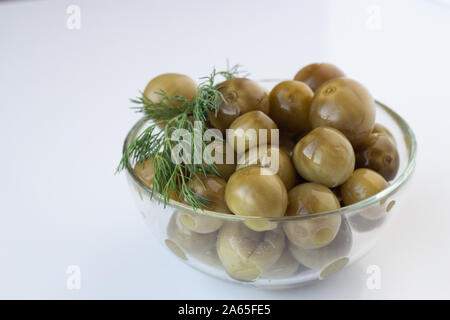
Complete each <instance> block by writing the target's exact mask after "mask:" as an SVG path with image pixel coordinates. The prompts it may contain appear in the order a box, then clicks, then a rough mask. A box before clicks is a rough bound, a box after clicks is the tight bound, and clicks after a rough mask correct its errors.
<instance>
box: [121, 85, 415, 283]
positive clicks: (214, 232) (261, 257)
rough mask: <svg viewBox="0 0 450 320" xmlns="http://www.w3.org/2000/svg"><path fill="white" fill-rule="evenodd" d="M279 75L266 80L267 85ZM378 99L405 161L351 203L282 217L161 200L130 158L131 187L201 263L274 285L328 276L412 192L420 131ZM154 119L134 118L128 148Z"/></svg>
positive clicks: (188, 256)
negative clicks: (385, 181) (379, 186)
mask: <svg viewBox="0 0 450 320" xmlns="http://www.w3.org/2000/svg"><path fill="white" fill-rule="evenodd" d="M276 83H277V82H275V81H273V80H266V81H264V80H262V81H260V84H261V85H262V86H264V87H266V88H267V89H271V87H273V86H274V85H275V84H276ZM376 105H377V116H376V122H377V123H380V124H382V125H384V126H385V127H387V128H388V129H389V130H390V131H391V132H392V134H393V136H394V138H395V140H396V142H397V148H398V152H399V155H400V168H399V171H398V173H397V176H396V178H395V179H394V180H392V181H390V185H389V187H388V188H386V189H385V190H383V191H382V192H380V193H378V194H376V195H374V196H372V197H370V198H368V199H366V200H364V201H361V202H358V203H356V204H353V205H351V206H347V207H343V208H340V209H338V210H333V211H329V212H324V213H320V214H311V215H307V216H298V217H280V218H254V217H242V216H235V215H229V214H222V213H217V212H212V211H207V210H204V211H198V212H195V211H193V210H192V208H191V207H189V206H187V205H185V204H183V203H180V202H177V201H175V200H171V201H170V202H169V204H168V205H167V206H166V208H163V205H162V203H160V202H159V197H158V195H154V197H153V199H150V195H151V189H150V188H149V187H148V186H146V185H145V184H144V183H143V182H142V181H141V180H140V179H139V178H138V177H137V176H136V175H135V173H134V171H133V169H132V167H131V166H129V167H127V168H126V175H127V179H128V182H129V185H130V188H131V190H132V195H133V197H134V199H135V201H136V204H137V206H138V208H139V211H140V212H141V213H142V216H143V217H144V219H145V221H146V223H147V224H148V226H149V227H150V229H151V231H152V233H153V234H154V235H155V237H156V239H157V240H158V241H159V242H160V243H161V244H162V245H163V246H164V247H166V248H167V249H169V250H170V251H171V252H173V253H174V254H175V256H176V257H177V258H179V259H181V260H182V261H184V262H185V263H186V264H187V265H189V266H191V267H193V268H194V269H196V270H198V271H201V272H203V273H205V274H208V275H210V276H213V277H216V278H219V279H223V280H226V281H231V282H234V283H240V284H243V285H248V286H252V287H258V288H270V289H282V288H290V287H296V286H300V285H304V284H306V283H309V282H312V281H316V280H322V279H325V278H326V277H328V276H330V275H332V274H334V273H335V272H337V271H339V270H341V269H342V268H344V267H347V266H349V265H351V264H352V263H354V262H355V261H357V260H358V259H359V258H361V257H362V256H363V255H364V254H366V253H367V252H368V251H369V250H370V249H371V248H372V247H373V246H374V245H375V243H376V242H377V240H378V239H379V238H380V236H381V235H382V233H383V231H385V230H386V228H387V227H388V226H389V225H390V223H391V222H392V219H393V217H394V216H395V215H398V214H399V213H400V211H401V206H402V202H403V197H407V193H406V192H405V188H406V187H405V185H406V182H407V181H408V179H409V178H410V176H411V174H412V172H413V171H414V165H415V158H416V148H417V145H416V139H415V137H414V133H413V132H412V130H411V129H410V127H409V126H408V124H407V123H406V122H405V121H404V120H403V119H402V118H401V117H400V116H399V115H398V114H397V113H395V112H394V111H392V110H391V109H390V108H388V107H387V106H385V105H383V104H382V103H380V102H376ZM148 124H149V121H148V120H146V119H144V118H143V119H141V120H139V121H138V122H137V123H136V124H135V125H134V126H133V128H132V129H131V130H130V132H129V133H128V135H127V137H126V140H125V143H124V150H125V148H127V146H128V145H129V144H130V143H131V142H132V141H134V139H135V138H136V136H137V135H138V134H139V133H140V132H141V131H142V130H143V129H145V128H146V127H147V126H148ZM324 226H325V227H327V228H328V229H327V230H332V231H333V232H334V234H333V235H332V236H334V238H333V240H332V241H331V242H330V243H329V244H327V245H325V246H323V247H320V248H316V247H317V243H320V241H322V240H324V239H325V240H324V241H327V240H326V238H327V237H329V236H330V235H329V234H321V233H320V232H319V231H320V230H321V228H322V227H324ZM188 227H190V228H188ZM322 229H323V228H322ZM191 230H197V231H200V232H202V233H200V232H195V231H191ZM255 230H258V231H255ZM261 230H263V231H261ZM286 234H287V235H288V236H286ZM288 237H289V239H290V240H289V239H288ZM299 245H301V246H302V247H300V246H299ZM219 256H220V258H219ZM221 261H224V263H222V262H221Z"/></svg>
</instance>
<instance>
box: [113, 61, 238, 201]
mask: <svg viewBox="0 0 450 320" xmlns="http://www.w3.org/2000/svg"><path fill="white" fill-rule="evenodd" d="M241 74H242V71H241V70H240V66H239V65H235V66H233V67H231V68H230V67H228V64H227V70H226V71H216V70H215V69H214V70H213V71H212V73H211V74H210V75H209V76H207V77H203V78H200V80H201V83H200V84H199V85H198V87H197V95H196V98H195V99H194V100H193V101H190V100H188V99H186V98H184V97H181V96H173V97H169V96H168V95H167V94H166V93H165V92H164V91H160V92H157V94H159V95H160V96H161V99H160V100H159V101H158V102H153V101H151V100H150V99H148V98H147V97H146V96H145V95H144V94H142V93H141V96H140V97H138V98H135V99H132V100H131V101H132V102H133V103H135V104H136V106H134V107H133V109H134V110H135V111H136V112H140V113H143V114H144V115H145V117H146V118H148V119H149V120H153V121H152V124H151V125H150V126H149V127H147V128H146V129H144V130H143V131H142V132H141V133H140V134H139V136H138V137H137V138H136V139H135V140H134V141H133V142H132V143H131V144H130V145H129V146H128V147H127V149H126V150H125V152H124V154H123V156H122V159H121V161H120V163H119V166H118V167H117V172H119V171H121V170H123V169H125V168H126V167H127V166H131V165H136V164H139V163H143V162H144V161H146V160H147V159H151V161H152V165H153V174H154V177H153V187H152V193H151V197H153V196H154V194H155V193H157V194H160V195H161V198H160V200H162V201H163V202H164V206H165V205H166V204H167V202H168V201H169V199H170V198H175V199H179V200H184V201H185V202H187V203H188V204H189V205H191V206H192V207H193V208H194V209H201V208H204V207H207V206H208V204H209V201H208V200H207V199H205V198H204V197H201V196H199V195H198V194H197V193H195V192H194V191H193V190H192V189H191V188H189V183H190V182H191V181H192V180H193V179H200V178H201V175H207V174H215V175H218V176H219V173H218V172H217V169H216V166H215V165H214V164H206V162H202V163H201V164H195V162H194V161H191V163H181V164H177V163H174V162H173V161H172V151H173V150H174V148H175V146H176V145H177V144H178V143H179V142H178V141H173V140H172V139H171V137H172V133H173V132H174V130H177V129H185V130H186V131H187V132H188V134H189V138H190V141H191V148H192V149H191V154H192V155H193V154H194V147H195V146H194V143H193V142H194V134H200V135H201V137H203V133H204V132H205V130H206V129H207V126H206V122H207V118H208V113H209V112H215V113H217V111H218V101H219V99H224V97H223V95H222V94H221V92H220V91H219V89H220V88H221V87H220V86H218V85H217V84H216V82H217V77H219V76H220V77H222V78H225V79H231V78H235V77H237V76H239V75H241ZM192 120H194V121H200V122H201V124H202V127H201V132H196V131H198V130H199V128H197V127H195V126H194V122H193V121H192ZM202 144H203V145H202V150H204V148H205V147H206V143H205V142H204V141H203V139H202ZM191 160H192V159H191ZM205 160H207V159H205ZM208 162H210V161H208Z"/></svg>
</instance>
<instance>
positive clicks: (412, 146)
mask: <svg viewBox="0 0 450 320" xmlns="http://www.w3.org/2000/svg"><path fill="white" fill-rule="evenodd" d="M375 104H377V105H378V106H379V107H381V108H382V109H384V110H385V111H386V112H387V113H388V114H389V116H390V117H391V118H393V120H394V121H395V122H396V123H397V125H398V126H399V127H400V129H401V131H402V133H403V135H404V137H406V138H408V142H409V148H407V151H409V155H408V163H407V165H406V168H405V169H404V170H403V172H402V173H401V174H400V175H399V176H398V177H396V178H395V179H394V180H393V181H391V182H390V184H389V186H388V187H387V188H386V189H384V190H383V191H381V192H379V193H377V194H375V195H373V196H371V197H369V198H367V199H364V200H363V201H360V202H357V203H355V204H352V205H349V206H345V207H341V208H339V209H335V210H330V211H326V212H320V213H312V214H307V215H300V216H283V217H262V216H238V215H234V214H228V213H220V212H215V211H210V210H205V209H198V210H195V209H194V208H192V207H191V206H189V205H187V204H185V203H182V202H179V201H176V200H173V199H169V201H168V202H167V203H166V205H168V206H172V207H175V208H178V209H182V210H185V211H190V212H191V213H195V214H201V215H206V216H210V217H215V218H219V219H224V220H228V221H246V220H264V221H271V222H285V221H301V220H307V219H313V218H318V217H324V216H328V215H333V214H339V215H345V214H350V213H352V212H355V211H359V210H362V209H364V208H367V207H370V206H371V205H373V204H375V203H377V202H378V201H380V200H381V199H384V198H387V197H389V196H391V195H393V194H394V193H395V192H396V191H397V190H398V189H399V188H400V187H401V186H402V185H404V184H405V183H406V182H407V181H408V179H409V178H410V176H411V174H412V173H413V171H414V167H415V162H416V155H417V141H416V138H415V135H414V132H413V131H412V129H411V128H410V126H409V125H408V123H407V122H406V121H405V120H404V119H403V118H402V117H401V116H400V115H399V114H397V113H396V112H395V111H393V110H392V109H391V108H389V107H388V106H386V105H385V104H383V103H381V102H379V101H377V100H375ZM149 120H150V119H148V118H147V117H142V118H141V119H139V120H138V121H137V122H136V123H135V124H134V126H133V127H132V128H131V129H130V131H129V132H128V134H127V136H126V138H125V141H124V144H123V149H122V155H123V154H125V150H126V148H127V146H128V145H129V144H130V142H131V140H132V139H133V138H134V137H135V136H136V134H137V133H138V131H139V130H140V129H141V127H142V126H143V124H144V123H146V122H148V121H149ZM126 171H127V174H129V175H130V176H131V177H132V179H133V181H134V182H135V183H137V184H138V185H139V187H141V188H142V189H144V190H145V191H146V192H148V193H149V194H152V188H150V187H148V186H147V185H146V184H145V183H143V182H142V181H141V179H139V178H138V177H137V176H136V174H135V172H134V170H133V168H132V167H131V164H130V163H129V162H128V164H127V166H126ZM149 200H150V201H156V202H158V203H159V204H161V205H163V198H162V196H161V194H159V193H156V192H155V193H153V195H152V198H150V199H149Z"/></svg>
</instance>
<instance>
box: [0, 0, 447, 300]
mask: <svg viewBox="0 0 450 320" xmlns="http://www.w3.org/2000/svg"><path fill="white" fill-rule="evenodd" d="M70 4H76V5H78V6H79V7H80V8H81V29H80V30H69V29H67V28H66V20H67V18H68V14H67V13H66V9H67V7H68V6H69V5H70ZM449 39H450V4H445V1H438V0H436V1H432V0H428V1H427V0H415V1H412V0H404V1H377V0H373V1H361V0H358V1H331V0H330V1H281V0H277V1H245V2H244V1H235V0H228V1H211V0H210V1H206V0H204V1H181V0H169V1H167V0H166V1H120V2H119V1H99V0H96V1H93V0H89V1H87V0H86V1H82V0H72V1H18V2H13V1H11V2H1V3H0V148H1V151H0V152H1V156H0V168H1V169H2V170H1V174H0V298H64V299H73V298H75V299H77V298H165V299H171V298H175V299H189V298H191V299H201V298H210V299H215V298H223V299H253V298H255V299H260V298H261V299H312V298H323V299H329V298H344V299H346V298H356V299H360V298H362V299H378V298H450V290H449V287H450V272H448V270H449V267H450V255H449V252H450V209H449V205H448V203H449V201H448V200H449V198H450V166H449V163H450V161H449V159H450V151H449V147H450V143H449V140H448V139H449V131H448V130H449V129H448V128H449V118H450V111H449V109H450V103H449V101H450V87H449V79H450V77H449V75H450V62H449V59H450V41H449ZM227 58H229V59H230V60H231V62H238V63H240V64H243V65H244V66H245V68H246V70H248V71H250V72H251V73H252V76H253V77H254V78H261V77H277V78H289V77H293V75H294V74H295V72H296V71H297V70H298V69H299V68H300V67H302V66H303V65H305V64H308V63H310V62H316V61H329V62H332V63H335V64H337V65H338V66H339V67H340V68H341V69H343V70H345V72H346V73H347V74H348V75H349V76H351V77H353V78H356V79H358V80H359V81H361V82H362V83H364V84H365V85H366V86H367V87H368V88H369V89H370V91H371V92H372V94H373V95H374V96H375V97H377V99H379V100H380V101H383V102H385V103H387V104H388V105H390V106H392V107H393V108H394V109H395V110H396V111H398V112H399V113H400V114H401V115H402V116H404V117H405V119H406V120H407V121H408V122H409V123H410V125H411V126H412V128H413V129H414V130H415V132H416V135H417V137H418V141H419V155H418V161H417V169H416V172H415V175H414V178H413V180H412V181H410V183H409V185H408V188H409V189H408V199H409V202H408V204H407V205H406V206H404V207H403V208H404V209H403V210H402V212H399V214H400V215H401V216H400V217H399V218H398V219H397V220H396V221H395V223H394V225H393V226H392V228H390V229H389V230H388V231H387V233H386V234H385V237H384V238H383V239H382V240H381V241H380V242H379V244H378V246H377V247H376V248H375V249H374V250H373V251H371V252H370V253H369V254H368V255H367V256H365V257H364V258H363V259H361V260H360V261H359V262H358V263H356V264H354V265H352V266H351V267H349V268H347V269H345V270H344V271H343V272H341V273H339V274H337V275H335V276H334V277H332V278H330V279H328V280H327V281H323V282H320V283H318V284H317V285H313V286H308V287H305V288H300V289H293V290H287V291H277V292H275V291H262V290H256V289H251V288H245V287H240V286H235V285H231V284H228V283H224V282H221V281H218V280H215V279H212V278H209V277H207V276H205V275H203V274H200V273H197V272H196V271H193V270H191V269H190V268H189V267H186V266H184V265H183V264H182V263H181V262H179V261H178V260H177V259H175V258H174V257H172V256H171V255H170V254H169V253H168V252H166V250H165V249H163V248H162V247H159V244H157V243H156V241H155V240H153V238H152V237H151V235H150V232H149V230H148V229H147V227H146V225H145V224H144V222H143V219H142V217H141V216H140V214H139V213H138V211H137V209H136V208H135V206H134V203H133V202H132V199H131V196H130V192H129V190H128V186H127V184H126V181H125V178H124V176H123V175H119V176H115V175H114V174H113V173H114V169H115V167H116V165H117V163H118V160H119V158H120V152H121V145H122V141H123V139H124V137H125V134H126V133H127V131H128V129H129V128H130V127H131V126H132V125H133V123H134V122H135V121H137V119H138V115H136V114H134V113H133V112H131V111H130V110H129V107H130V102H129V98H132V97H135V96H136V95H137V94H138V91H139V90H142V89H143V88H144V87H145V85H146V83H147V82H148V81H149V80H150V79H151V78H152V77H154V76H155V75H157V74H160V73H163V72H179V73H185V74H189V75H191V76H192V77H194V78H198V77H200V76H203V75H206V74H208V73H209V72H210V70H211V68H212V67H213V66H217V67H223V66H224V65H225V61H226V59H227ZM372 264H376V265H378V266H380V268H381V271H382V283H381V284H382V287H381V289H380V290H369V289H368V288H367V287H366V280H367V277H368V274H367V273H366V269H367V267H368V266H370V265H372ZM69 265H79V266H80V268H81V274H82V282H81V290H68V289H67V288H66V279H67V275H66V269H67V267H68V266H69Z"/></svg>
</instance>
